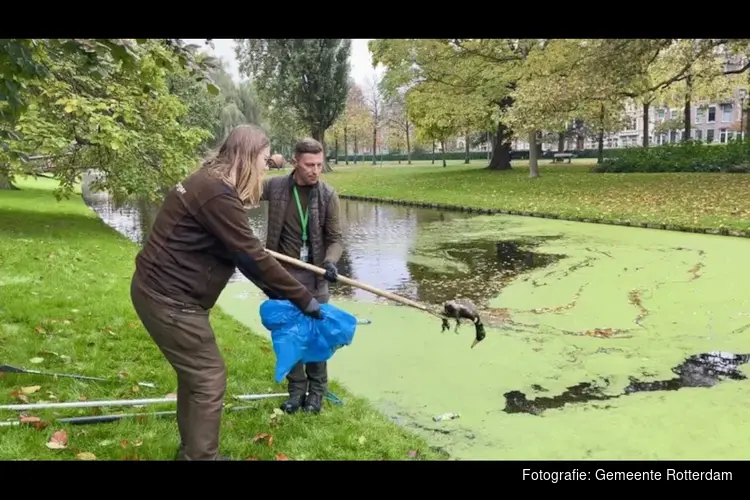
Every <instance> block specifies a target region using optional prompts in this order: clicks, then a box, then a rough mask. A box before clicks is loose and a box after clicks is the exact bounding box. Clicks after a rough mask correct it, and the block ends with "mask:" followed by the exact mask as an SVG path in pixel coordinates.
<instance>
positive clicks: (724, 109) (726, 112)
mask: <svg viewBox="0 0 750 500" xmlns="http://www.w3.org/2000/svg"><path fill="white" fill-rule="evenodd" d="M732 110H733V106H732V105H731V104H722V105H721V121H722V122H723V123H729V122H731V121H732Z"/></svg>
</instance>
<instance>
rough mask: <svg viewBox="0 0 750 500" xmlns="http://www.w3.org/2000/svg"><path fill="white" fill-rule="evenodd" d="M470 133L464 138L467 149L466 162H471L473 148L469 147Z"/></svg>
mask: <svg viewBox="0 0 750 500" xmlns="http://www.w3.org/2000/svg"><path fill="white" fill-rule="evenodd" d="M469 139H470V137H469V134H466V137H465V138H464V141H465V142H466V150H465V155H464V163H465V164H467V165H468V164H469V163H470V162H471V158H470V157H471V148H470V147H469Z"/></svg>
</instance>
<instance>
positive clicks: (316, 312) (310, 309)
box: [302, 297, 323, 319]
mask: <svg viewBox="0 0 750 500" xmlns="http://www.w3.org/2000/svg"><path fill="white" fill-rule="evenodd" d="M302 312H303V313H304V314H305V316H310V317H311V318H315V319H323V313H322V312H321V311H320V302H318V301H317V300H316V299H315V298H314V297H313V299H312V300H311V301H310V303H309V304H307V307H306V308H304V309H303V310H302Z"/></svg>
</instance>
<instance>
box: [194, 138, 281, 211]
mask: <svg viewBox="0 0 750 500" xmlns="http://www.w3.org/2000/svg"><path fill="white" fill-rule="evenodd" d="M269 145H270V140H269V139H268V136H267V135H266V133H265V132H263V130H262V129H260V128H259V127H257V126H255V125H239V126H237V127H235V128H234V129H233V130H232V131H231V132H230V133H229V135H227V138H226V139H224V142H223V143H222V144H221V146H219V148H218V150H216V151H214V152H212V153H211V154H210V155H209V156H208V157H207V158H206V159H205V160H204V161H203V168H206V169H208V170H209V171H210V172H211V173H212V174H214V175H216V176H217V177H219V178H220V179H221V180H223V181H224V182H226V183H227V184H228V185H230V186H232V187H233V188H234V189H235V190H236V191H237V195H238V196H239V197H240V200H242V203H243V204H244V205H245V206H246V207H252V206H256V205H258V204H259V203H260V197H261V195H262V194H263V176H264V175H265V164H263V165H262V166H260V167H259V166H258V161H257V159H258V155H260V153H261V151H263V149H265V148H267V147H268V146H269Z"/></svg>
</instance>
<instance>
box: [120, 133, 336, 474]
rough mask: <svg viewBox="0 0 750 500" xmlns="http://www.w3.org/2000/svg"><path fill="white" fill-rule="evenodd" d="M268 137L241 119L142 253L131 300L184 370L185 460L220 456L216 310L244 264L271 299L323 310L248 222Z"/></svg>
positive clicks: (163, 213) (164, 209)
mask: <svg viewBox="0 0 750 500" xmlns="http://www.w3.org/2000/svg"><path fill="white" fill-rule="evenodd" d="M269 155H270V146H269V140H268V136H267V135H266V134H265V133H264V132H263V131H262V130H261V129H260V128H258V127H256V126H254V125H241V126H239V127H237V128H235V129H234V130H232V132H231V133H230V134H229V135H228V136H227V138H226V139H225V140H224V142H223V143H222V144H221V146H220V147H219V148H218V150H217V151H215V152H214V153H212V154H211V155H209V156H208V157H207V158H206V159H205V160H204V161H203V162H202V164H201V167H200V168H199V169H197V170H196V171H195V172H194V173H193V174H191V175H190V176H189V177H188V178H187V179H185V180H184V181H182V182H180V183H178V184H177V185H176V186H174V188H173V189H172V190H171V191H170V192H169V193H168V194H167V196H166V198H165V200H164V202H163V204H162V206H161V208H160V210H159V213H158V214H157V216H156V219H155V221H154V223H153V226H152V228H151V231H150V233H149V236H148V239H147V240H146V242H145V244H144V246H143V248H142V249H141V251H140V252H139V253H138V255H137V257H136V269H135V273H134V275H133V279H132V282H131V299H132V301H133V306H134V307H135V310H136V312H137V314H138V316H139V317H140V319H141V322H142V323H143V326H144V328H145V329H146V331H147V332H148V333H149V335H150V336H151V337H152V339H153V340H154V342H155V343H156V345H157V346H158V348H159V349H160V350H161V352H162V353H163V354H164V357H165V358H166V359H167V361H169V363H170V364H171V365H172V367H173V368H174V370H175V372H176V374H177V424H178V427H179V431H180V449H179V451H178V459H182V460H221V459H225V458H223V457H221V456H220V455H219V433H220V425H221V414H222V405H223V400H224V393H225V390H226V366H225V364H224V360H223V358H222V356H221V353H220V352H219V349H218V347H217V345H216V339H215V337H214V332H213V330H212V328H211V325H210V322H209V313H210V310H211V309H212V307H213V306H214V304H215V303H216V300H217V299H218V297H219V295H220V294H221V292H222V290H223V289H224V287H225V286H226V284H227V282H228V281H229V278H230V277H231V276H232V274H233V273H234V270H235V268H238V269H239V270H240V271H241V272H242V273H243V274H244V275H245V276H246V277H247V278H248V279H249V280H250V281H252V282H253V283H254V284H255V285H256V286H258V287H259V288H260V289H261V290H262V291H263V292H264V293H265V294H266V295H267V296H268V297H269V298H272V299H286V300H289V301H290V302H292V303H293V304H295V305H296V306H297V307H299V309H300V310H301V311H303V312H304V313H305V314H307V315H309V316H312V317H315V318H318V319H320V318H321V313H320V304H319V303H318V301H317V300H315V298H314V297H313V296H312V295H311V294H310V292H309V291H308V290H307V288H306V287H304V286H303V285H302V284H300V283H299V282H298V281H297V280H296V279H294V278H293V277H292V276H291V275H290V274H289V273H288V272H287V271H286V270H285V269H284V268H283V267H282V266H281V265H280V264H279V263H278V262H277V261H276V260H275V259H274V258H273V257H271V256H270V255H269V254H268V253H266V251H265V249H264V247H263V243H262V242H261V241H260V240H259V239H258V238H257V237H256V236H255V235H254V234H253V232H252V229H251V228H250V224H249V218H248V216H247V212H246V208H247V207H251V206H257V205H258V203H259V202H260V198H261V194H262V190H263V177H264V175H265V170H266V165H267V163H268V161H269Z"/></svg>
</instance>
